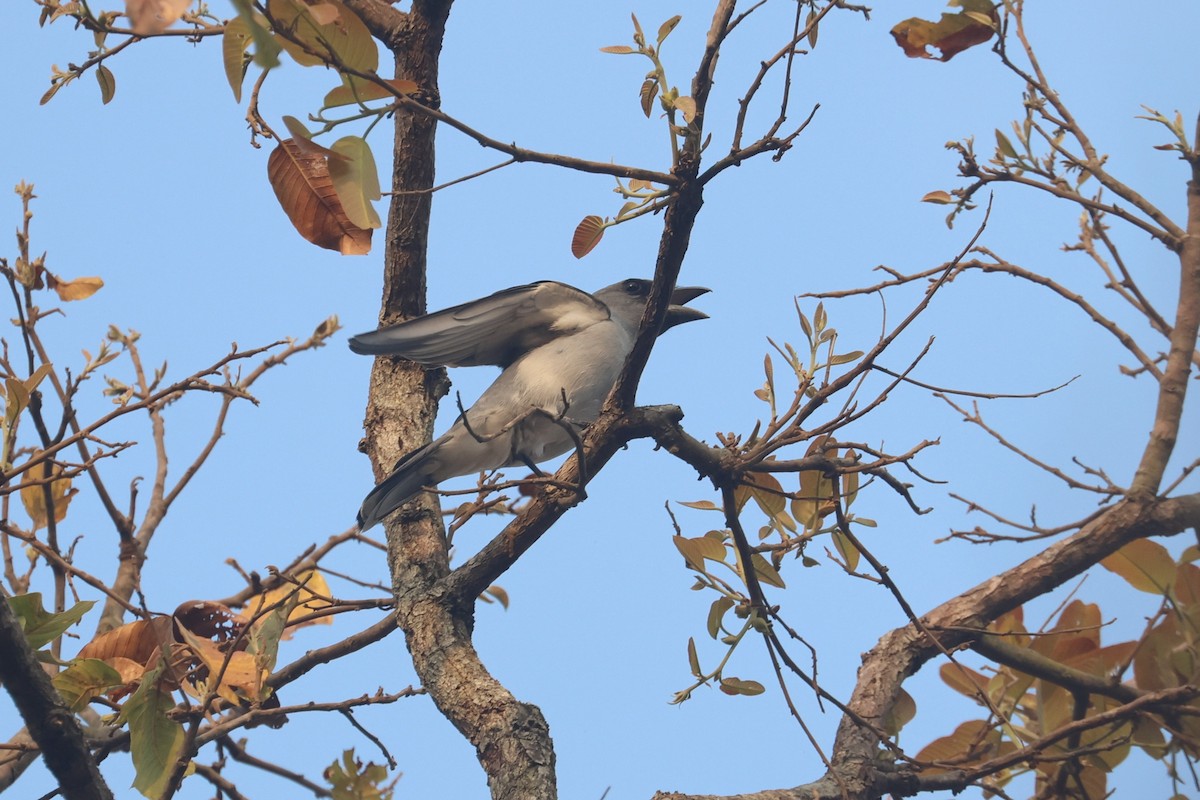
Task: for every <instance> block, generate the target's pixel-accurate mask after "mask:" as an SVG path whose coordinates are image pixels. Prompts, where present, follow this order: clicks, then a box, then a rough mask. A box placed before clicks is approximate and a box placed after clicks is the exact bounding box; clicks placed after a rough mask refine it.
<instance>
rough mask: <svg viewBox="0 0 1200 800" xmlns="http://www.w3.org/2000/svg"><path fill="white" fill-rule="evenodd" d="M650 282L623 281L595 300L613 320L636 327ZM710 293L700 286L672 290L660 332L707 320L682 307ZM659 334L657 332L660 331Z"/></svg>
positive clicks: (695, 312) (629, 279) (696, 312)
mask: <svg viewBox="0 0 1200 800" xmlns="http://www.w3.org/2000/svg"><path fill="white" fill-rule="evenodd" d="M650 285H651V282H650V281H648V280H646V279H644V278H626V279H625V280H623V281H621V282H620V283H614V284H613V285H612V286H606V287H604V288H603V289H601V290H600V291H598V292H596V298H597V299H598V300H600V301H601V302H603V303H604V304H605V305H606V306H608V308H609V311H610V312H611V313H612V315H613V316H614V317H616V318H617V319H620V320H621V321H622V322H624V323H625V324H627V325H628V326H629V327H631V328H632V327H636V326H637V324H638V321H639V320H641V318H642V312H643V311H645V309H646V301H647V300H648V299H649V297H650ZM710 291H712V290H711V289H706V288H705V287H703V286H676V287H675V291H673V292H671V304H670V305H669V306H667V317H666V319H665V320H664V321H663V327H662V329H663V331H666V330H668V329H669V328H673V327H675V326H676V325H681V324H683V323H684V322H692V321H693V320H698V319H708V314H705V313H704V312H703V311H697V310H696V309H694V308H688V307H687V305H685V304H686V303H689V302H691V301H692V300H695V299H696V298H697V297H699V296H700V295H702V294H707V293H708V292H710ZM660 333H661V331H660Z"/></svg>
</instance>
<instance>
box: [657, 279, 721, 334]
mask: <svg viewBox="0 0 1200 800" xmlns="http://www.w3.org/2000/svg"><path fill="white" fill-rule="evenodd" d="M711 291H712V290H711V289H707V288H705V287H703V286H676V287H675V291H673V292H671V305H669V306H667V318H666V320H665V321H664V322H663V327H662V329H663V330H664V331H665V330H667V329H668V328H673V327H675V326H676V325H681V324H683V323H684V322H692V321H694V320H698V319H708V314H705V313H704V312H703V311H697V310H696V309H694V308H688V307H687V306H686V305H684V304H685V303H689V302H691V301H692V300H695V299H696V298H697V297H699V296H700V295H702V294H707V293H708V292H711Z"/></svg>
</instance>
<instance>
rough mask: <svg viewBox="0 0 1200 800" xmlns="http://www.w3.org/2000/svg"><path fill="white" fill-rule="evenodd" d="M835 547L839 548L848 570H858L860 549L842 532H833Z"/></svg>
mask: <svg viewBox="0 0 1200 800" xmlns="http://www.w3.org/2000/svg"><path fill="white" fill-rule="evenodd" d="M833 546H834V547H836V548H837V551H838V553H839V554H840V555H841V557H842V560H843V561H845V562H846V568H847V569H849V570H851V571H854V570H856V569H858V559H859V557H860V555H861V554H860V553H859V552H858V548H857V547H855V546H854V544H853V543H852V542H851V541H850V540H849V539H848V538H846V535H845V534H843V533H842V532H841V531H834V532H833Z"/></svg>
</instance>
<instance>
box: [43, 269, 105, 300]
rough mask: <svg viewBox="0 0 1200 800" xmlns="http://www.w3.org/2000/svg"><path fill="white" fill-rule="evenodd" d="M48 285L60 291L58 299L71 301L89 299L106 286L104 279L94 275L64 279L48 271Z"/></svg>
mask: <svg viewBox="0 0 1200 800" xmlns="http://www.w3.org/2000/svg"><path fill="white" fill-rule="evenodd" d="M46 286H48V287H49V288H51V289H53V290H54V291H56V292H58V299H60V300H62V301H63V302H64V303H69V302H71V301H72V300H86V299H88V298H89V297H91V296H92V295H94V294H95V293H96V292H98V291H100V289H102V288H103V287H104V280H103V279H102V278H97V277H94V276H93V277H88V278H75V279H73V280H69V281H64V280H63V279H62V278H60V277H58V276H57V275H52V274H51V273H49V272H47V273H46Z"/></svg>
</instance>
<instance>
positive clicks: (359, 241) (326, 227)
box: [267, 139, 371, 256]
mask: <svg viewBox="0 0 1200 800" xmlns="http://www.w3.org/2000/svg"><path fill="white" fill-rule="evenodd" d="M306 144H311V143H308V142H306ZM305 149H307V148H302V147H301V146H300V145H299V144H298V143H297V141H296V140H294V139H284V140H283V141H281V142H280V143H279V146H278V147H276V148H275V149H274V150H273V151H272V152H271V156H270V158H268V159H267V178H268V179H269V180H270V182H271V188H273V189H274V190H275V196H276V197H277V198H279V204H280V205H281V206H283V210H284V212H286V213H287V215H288V219H290V220H291V221H292V225H294V226H295V228H296V230H297V231H298V232H299V233H300V235H301V236H303V237H304V238H305V239H307V240H308V241H310V242H312V243H313V244H315V245H317V246H318V247H324V248H325V249H327V250H337V251H338V252H340V253H341V254H342V255H344V256H350V255H365V254H366V253H369V252H370V251H371V229H370V228H360V227H358V226H357V225H355V224H354V223H353V222H351V221H350V218H349V217H348V216H346V211H345V210H344V209H343V208H342V204H341V202H340V201H339V200H338V196H337V191H336V190H335V189H334V188H333V179H332V178H331V177H330V175H329V164H328V162H327V161H326V156H325V155H324V154H323V153H321V152H311V151H310V152H305ZM322 149H323V148H322Z"/></svg>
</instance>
